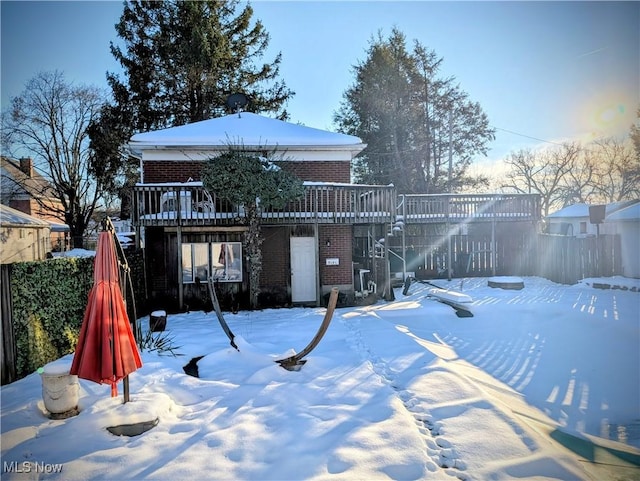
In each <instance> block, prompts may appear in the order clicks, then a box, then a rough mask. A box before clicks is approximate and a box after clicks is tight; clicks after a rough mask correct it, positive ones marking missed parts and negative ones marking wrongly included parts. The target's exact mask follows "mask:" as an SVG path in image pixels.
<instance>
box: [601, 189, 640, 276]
mask: <svg viewBox="0 0 640 481" xmlns="http://www.w3.org/2000/svg"><path fill="white" fill-rule="evenodd" d="M601 229H602V231H604V232H605V233H607V234H618V235H619V236H620V244H621V250H622V252H621V258H622V275H623V276H625V277H635V278H640V201H636V203H635V204H633V205H630V206H628V207H625V208H623V209H620V210H616V211H615V212H613V213H612V214H610V215H607V217H606V219H605V222H604V224H603V225H602V227H601Z"/></svg>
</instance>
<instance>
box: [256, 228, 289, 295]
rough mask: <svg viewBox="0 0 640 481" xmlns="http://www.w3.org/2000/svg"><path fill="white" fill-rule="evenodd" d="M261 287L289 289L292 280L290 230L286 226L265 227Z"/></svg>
mask: <svg viewBox="0 0 640 481" xmlns="http://www.w3.org/2000/svg"><path fill="white" fill-rule="evenodd" d="M262 234H263V236H264V242H263V243H262V273H261V275H260V286H261V287H278V288H284V289H287V288H288V286H289V281H290V277H291V276H290V267H289V262H290V261H289V232H288V229H287V228H285V227H269V228H263V229H262Z"/></svg>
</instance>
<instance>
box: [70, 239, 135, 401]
mask: <svg viewBox="0 0 640 481" xmlns="http://www.w3.org/2000/svg"><path fill="white" fill-rule="evenodd" d="M93 277H94V284H93V287H92V288H91V291H89V299H88V302H87V308H86V310H85V313H84V318H83V320H82V327H81V329H80V337H79V339H78V345H77V346H76V352H75V355H74V357H73V363H72V364H71V370H70V373H71V374H77V375H78V377H80V378H82V379H87V380H89V381H94V382H97V383H99V384H111V396H112V397H115V396H117V395H118V388H117V383H118V381H120V380H123V379H124V382H125V389H124V391H125V393H124V396H125V399H124V402H127V401H128V400H129V399H128V397H129V389H128V384H127V381H128V379H127V376H128V374H129V373H131V372H133V371H135V370H136V369H138V368H139V367H142V359H141V358H140V353H139V352H138V347H137V345H136V342H135V339H134V336H133V332H132V330H131V325H130V323H129V316H128V315H127V309H126V307H125V303H124V299H123V297H122V291H121V290H120V282H119V269H118V256H117V254H116V246H115V241H114V238H113V233H112V232H106V231H105V232H101V233H100V235H99V237H98V247H97V249H96V257H95V261H94V274H93Z"/></svg>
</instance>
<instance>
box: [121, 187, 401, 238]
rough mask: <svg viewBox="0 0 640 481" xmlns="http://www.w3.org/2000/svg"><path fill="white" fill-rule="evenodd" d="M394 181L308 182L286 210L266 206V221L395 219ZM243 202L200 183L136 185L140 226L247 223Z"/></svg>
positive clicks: (368, 221) (136, 216)
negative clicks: (373, 183)
mask: <svg viewBox="0 0 640 481" xmlns="http://www.w3.org/2000/svg"><path fill="white" fill-rule="evenodd" d="M395 207H396V192H395V188H394V187H393V186H388V187H387V186H368V185H355V184H335V183H320V182H317V183H314V182H305V194H304V196H303V197H302V198H300V199H299V200H296V201H294V202H290V203H289V204H288V205H287V206H285V207H284V208H283V209H264V211H263V212H262V222H263V224H266V225H273V224H275V225H277V224H282V225H284V224H315V223H318V224H371V223H376V224H377V223H388V222H392V221H393V220H394V218H395ZM244 217H245V212H244V208H243V206H241V205H233V204H231V203H229V202H227V201H224V200H222V199H220V198H219V197H218V196H216V194H215V193H210V192H208V191H207V190H206V189H205V188H204V187H203V186H202V183H201V182H187V183H162V184H140V185H138V186H136V187H135V188H134V216H133V224H134V225H135V226H144V227H149V226H165V227H174V226H233V225H242V224H244Z"/></svg>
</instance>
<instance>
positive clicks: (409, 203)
mask: <svg viewBox="0 0 640 481" xmlns="http://www.w3.org/2000/svg"><path fill="white" fill-rule="evenodd" d="M397 216H398V220H401V221H403V222H404V223H406V224H434V223H446V222H449V223H469V222H491V221H532V222H537V221H539V220H540V219H541V210H540V197H539V196H538V195H537V194H486V195H484V194H400V195H399V196H398V209H397Z"/></svg>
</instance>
